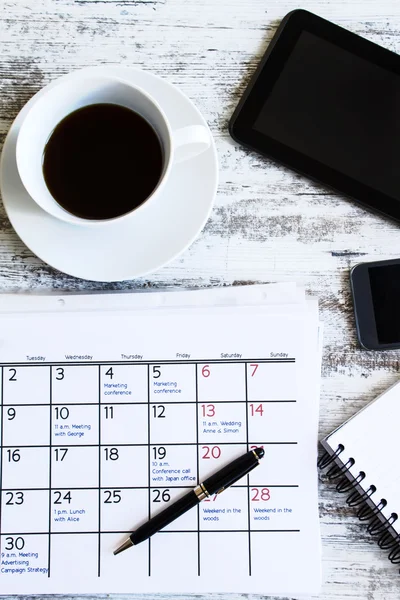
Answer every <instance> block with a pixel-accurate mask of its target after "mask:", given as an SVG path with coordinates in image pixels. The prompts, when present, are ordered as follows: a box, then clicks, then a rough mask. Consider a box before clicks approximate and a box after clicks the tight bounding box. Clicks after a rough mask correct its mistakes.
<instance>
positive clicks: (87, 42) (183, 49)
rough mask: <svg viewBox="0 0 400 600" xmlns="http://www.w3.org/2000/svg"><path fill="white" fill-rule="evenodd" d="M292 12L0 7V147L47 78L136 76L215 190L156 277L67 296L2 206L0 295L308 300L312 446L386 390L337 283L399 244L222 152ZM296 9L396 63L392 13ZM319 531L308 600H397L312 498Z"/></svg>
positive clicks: (340, 525) (331, 198)
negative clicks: (159, 94)
mask: <svg viewBox="0 0 400 600" xmlns="http://www.w3.org/2000/svg"><path fill="white" fill-rule="evenodd" d="M297 7H298V2H297V0H296V1H295V0H279V1H278V0H268V2H266V1H265V0H247V1H246V2H243V0H218V1H216V0H196V1H195V2H194V1H192V2H190V0H35V1H34V2H28V1H27V0H6V1H5V0H2V1H1V2H0V8H1V11H0V42H1V53H0V143H3V141H4V138H5V135H6V133H7V131H8V129H9V127H10V124H11V122H12V120H13V119H14V118H15V116H16V115H17V113H18V111H19V110H20V109H21V107H22V106H23V105H24V103H25V102H26V101H27V100H28V99H29V98H30V97H31V96H32V95H33V94H34V93H35V92H36V91H38V90H39V89H40V88H41V87H42V86H43V85H45V84H46V83H48V82H49V81H51V80H53V79H55V78H56V77H58V76H59V75H62V74H64V73H67V72H69V71H71V70H73V69H77V68H80V67H84V66H90V65H100V64H115V65H117V64H118V65H119V64H121V65H125V66H135V67H141V68H145V69H148V70H150V71H152V72H153V73H155V74H157V75H160V76H162V77H165V78H166V79H167V80H168V81H170V82H171V83H174V84H176V85H178V86H179V87H180V88H181V89H182V90H183V91H184V92H185V93H186V94H187V95H188V96H189V97H190V98H191V99H192V100H193V101H194V102H195V103H196V105H197V106H198V107H199V108H200V110H201V111H202V112H203V114H204V116H205V118H206V119H207V121H208V123H209V125H210V127H211V128H212V131H213V133H214V136H215V139H216V143H217V149H218V153H219V159H220V176H221V180H220V186H219V191H218V196H217V199H216V204H215V208H214V210H213V213H212V215H211V217H210V219H209V221H208V223H207V225H206V227H205V228H204V230H203V232H202V233H201V235H200V236H199V238H198V239H197V240H196V242H195V243H194V244H193V245H192V246H191V247H190V248H189V250H187V251H186V252H185V253H184V254H183V255H182V256H181V257H180V258H178V259H176V260H175V261H173V262H172V263H170V264H169V265H168V266H166V267H164V268H163V269H161V270H160V271H158V272H157V273H154V274H153V275H151V276H149V277H146V278H142V279H138V280H135V281H129V282H124V283H121V284H98V283H93V282H87V281H82V280H77V279H74V278H72V277H69V276H66V275H64V274H62V273H59V272H56V271H55V270H54V269H52V268H50V267H48V266H47V265H45V264H44V263H42V262H41V261H40V260H39V259H38V258H36V257H35V256H33V255H32V253H31V252H30V251H29V250H28V248H26V246H24V244H23V243H22V242H21V241H20V240H19V238H18V237H17V235H16V234H15V233H14V231H13V230H12V228H11V226H10V224H9V222H8V220H7V217H6V215H5V212H4V209H3V207H2V205H0V286H1V288H0V289H1V291H2V292H16V291H18V292H19V291H21V292H22V291H28V292H45V291H59V292H64V291H65V292H67V291H85V290H90V291H93V290H121V289H124V290H127V289H132V290H135V289H139V288H140V289H143V288H150V287H151V288H154V287H156V288H168V287H172V286H174V287H175V286H182V287H186V286H192V287H193V286H194V287H204V286H220V285H240V284H243V283H264V282H270V281H292V280H294V281H296V282H298V283H299V284H302V285H304V286H305V287H306V289H307V290H308V292H310V293H311V294H315V295H317V296H318V297H319V298H320V307H321V317H322V320H323V322H324V326H325V343H324V356H323V368H322V371H323V380H322V391H321V418H320V423H321V425H320V434H321V436H322V435H323V434H325V433H327V432H328V431H330V430H331V429H332V428H334V427H335V426H336V425H338V424H339V423H340V422H342V421H343V420H344V419H345V418H346V417H348V416H350V415H351V414H353V413H354V412H355V411H357V410H358V409H359V408H361V407H362V406H364V405H365V404H366V403H367V402H368V401H370V400H372V399H373V398H374V396H376V395H377V394H378V393H380V392H381V391H383V390H384V389H385V388H386V387H388V386H389V385H390V384H392V383H394V382H395V381H396V380H397V379H398V371H399V353H398V352H384V353H377V352H367V351H363V350H361V349H360V348H359V346H358V345H357V343H356V338H355V331H354V323H353V314H352V305H351V298H350V289H349V268H350V267H351V266H352V265H354V264H356V263H357V262H359V261H362V260H369V259H372V260H374V259H385V258H394V257H398V255H399V254H400V230H399V227H398V226H397V225H395V224H394V223H393V222H391V221H389V220H386V219H384V218H382V217H378V216H376V215H374V214H372V213H370V212H367V211H366V210H364V209H363V208H361V207H359V206H357V205H356V204H354V203H352V202H350V201H348V200H345V199H344V198H342V197H341V196H339V195H337V194H335V193H333V192H331V191H329V190H326V189H325V188H323V187H322V186H318V185H317V184H314V183H311V182H310V181H308V180H307V179H305V178H303V177H301V176H299V175H296V174H294V173H292V172H291V171H289V170H287V169H285V168H284V167H281V166H278V165H276V164H274V163H273V162H272V161H269V160H267V159H264V158H262V157H260V156H258V155H256V154H254V153H252V152H249V151H246V150H244V149H243V148H241V147H239V146H238V145H236V144H235V143H233V142H232V140H231V139H230V138H229V135H228V132H227V122H228V119H229V117H230V115H231V113H232V111H233V108H234V107H235V105H236V104H237V102H238V99H239V97H240V95H241V93H242V91H243V89H244V87H245V85H246V83H247V81H248V79H249V77H250V76H251V74H252V73H253V72H254V70H255V68H256V65H257V62H258V60H259V58H260V57H261V55H262V54H263V52H264V50H265V48H266V47H267V45H268V42H269V41H270V39H271V37H272V35H273V33H274V31H275V29H276V27H277V25H278V24H279V21H280V20H281V19H282V17H283V16H284V15H285V14H286V13H287V12H288V11H289V10H292V9H294V8H297ZM302 7H303V8H307V9H309V10H311V11H313V12H316V13H318V14H320V15H321V16H323V17H325V18H328V19H331V20H333V21H335V22H337V23H338V24H340V25H343V26H344V27H347V28H348V29H350V30H352V31H354V32H355V33H358V34H360V35H363V36H365V37H367V38H369V39H370V40H372V41H374V42H377V43H380V44H382V45H383V46H385V47H387V48H389V49H391V50H393V51H396V52H400V2H398V0H380V1H379V2H377V1H376V0H362V1H361V0H354V1H353V2H350V1H349V0H336V1H335V2H333V0H332V1H331V0H304V2H303V3H302ZM320 515H321V533H322V547H323V579H324V585H323V589H322V592H321V594H320V595H319V597H318V598H319V600H343V599H344V598H348V599H351V600H395V599H396V600H398V598H399V597H400V590H399V586H400V579H399V575H398V570H397V569H396V567H394V566H392V565H391V564H390V563H388V562H387V560H386V558H385V553H384V552H382V551H380V550H379V549H377V548H376V546H375V544H374V543H373V542H372V540H370V539H369V536H368V535H367V534H366V531H365V528H364V527H363V526H362V525H360V524H359V523H358V521H357V520H356V519H355V517H354V513H353V511H352V510H351V509H348V508H347V507H346V505H345V503H344V499H343V498H342V497H340V496H338V494H337V493H336V492H334V490H333V487H332V486H330V485H326V484H325V483H322V484H321V486H320ZM288 576H290V565H288ZM134 591H135V590H134V582H132V594H134ZM0 593H1V589H0ZM107 597H108V596H107ZM135 597H136V598H142V596H135ZM157 597H158V598H162V596H157ZM180 597H181V598H184V597H185V598H186V597H187V596H186V595H185V596H180ZM65 598H66V597H65ZM86 598H90V597H88V596H86ZM96 598H99V597H96ZM115 598H117V597H115ZM143 598H144V597H143ZM146 598H149V596H146ZM196 598H197V599H198V600H202V599H203V598H206V596H199V595H197V596H196ZM207 598H210V596H207ZM212 598H213V600H217V599H218V600H226V599H227V598H228V596H220V595H213V596H212ZM229 598H231V599H233V598H235V599H239V598H241V599H244V598H246V599H247V600H250V597H248V596H246V595H231V596H229ZM255 599H256V596H252V597H251V600H255Z"/></svg>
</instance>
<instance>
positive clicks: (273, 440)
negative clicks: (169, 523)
mask: <svg viewBox="0 0 400 600" xmlns="http://www.w3.org/2000/svg"><path fill="white" fill-rule="evenodd" d="M247 381H248V431H249V442H250V444H251V445H255V446H262V447H263V448H264V450H265V456H264V458H263V459H262V460H261V462H260V466H259V467H257V468H256V469H254V470H253V471H252V472H251V473H250V475H249V482H250V487H249V500H250V528H251V534H250V537H251V550H252V552H251V556H252V561H251V562H252V573H253V574H260V573H265V575H266V577H267V576H268V565H269V564H270V562H271V561H270V560H269V557H271V558H272V556H274V558H275V564H284V562H285V554H286V551H287V548H288V546H290V547H292V546H296V542H297V538H298V532H299V523H300V518H301V514H302V508H301V506H302V494H301V493H300V489H299V486H298V479H297V473H298V448H297V434H298V424H299V421H300V410H301V406H300V403H299V402H298V401H297V394H296V364H295V362H294V361H291V362H287V361H274V362H272V361H271V362H269V361H268V362H260V363H254V364H248V365H247ZM304 508H305V507H304ZM265 535H268V541H269V543H268V544H266V543H265ZM279 556H280V560H276V559H277V557H279ZM283 568H286V567H283Z"/></svg>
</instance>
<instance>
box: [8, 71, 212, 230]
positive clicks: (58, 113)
mask: <svg viewBox="0 0 400 600" xmlns="http://www.w3.org/2000/svg"><path fill="white" fill-rule="evenodd" d="M102 103H107V104H118V105H120V106H124V107H126V108H130V109H132V110H134V111H135V112H137V113H138V114H140V115H141V116H142V117H144V118H145V119H146V120H147V121H148V122H149V123H150V125H152V127H153V129H154V130H155V131H156V133H157V134H158V137H159V139H160V142H161V145H162V149H163V157H164V161H163V171H162V174H161V177H160V180H159V183H158V185H157V186H156V188H155V189H154V190H153V192H152V193H151V194H150V196H149V197H148V198H147V199H146V200H145V201H144V202H143V203H142V204H140V205H139V206H137V207H136V208H134V209H133V210H132V211H130V212H128V213H126V214H124V215H121V216H118V217H114V218H112V219H102V220H92V219H84V218H81V217H77V216H75V215H73V214H71V213H69V212H68V211H66V210H65V209H64V208H62V206H60V204H58V202H57V201H56V200H55V199H54V198H53V196H52V195H51V193H50V191H49V189H48V188H47V185H46V182H45V179H44V175H43V156H44V151H45V147H46V144H47V141H48V140H49V138H50V136H51V134H52V132H53V131H54V129H55V127H56V126H57V125H58V124H59V123H60V121H62V120H63V119H64V117H66V116H67V115H69V114H70V113H72V112H73V111H75V110H77V109H79V108H81V107H83V106H88V105H91V104H102ZM210 143H211V140H210V133H209V131H208V129H207V128H206V127H204V126H202V125H189V126H187V127H183V128H181V129H177V130H174V131H173V130H172V128H171V125H170V123H169V121H168V118H167V117H166V115H165V113H164V111H163V110H162V108H161V107H160V106H159V104H158V103H157V102H156V101H155V100H154V99H153V98H152V97H151V96H150V95H149V94H148V93H147V92H145V91H144V90H143V89H141V88H139V87H137V86H134V85H131V84H130V83H128V82H126V81H124V80H123V79H119V78H115V77H106V76H95V77H94V76H92V77H89V78H88V79H86V80H84V81H77V82H75V85H73V84H71V82H70V81H61V82H60V83H59V84H57V85H55V86H53V87H51V88H50V89H49V90H47V91H46V92H45V93H44V94H43V95H42V96H40V97H39V98H38V99H37V100H36V102H34V103H33V105H32V107H31V108H30V110H29V111H28V113H27V115H26V116H25V119H24V121H23V122H22V125H21V128H20V131H19V133H18V138H17V147H16V159H17V167H18V172H19V175H20V177H21V180H22V183H23V185H24V187H25V188H26V190H27V192H28V193H29V195H30V196H31V197H32V199H33V200H34V201H35V202H36V203H37V204H38V205H39V206H40V207H41V208H42V209H43V210H45V211H46V212H48V213H49V214H50V215H53V217H56V218H58V219H61V220H63V221H67V222H69V223H75V224H77V225H86V226H96V225H104V224H107V223H110V222H115V221H118V220H121V219H127V218H129V217H130V216H131V215H133V214H134V213H135V212H136V211H139V210H144V209H145V208H146V206H148V205H149V203H150V202H153V201H154V200H155V199H156V198H157V197H159V195H160V194H162V192H163V190H164V188H165V186H166V184H167V181H168V178H169V176H170V174H171V168H172V166H173V164H174V163H177V162H181V161H184V160H187V159H190V158H193V157H194V156H196V155H198V154H200V153H201V152H204V151H205V150H207V148H208V147H209V146H210ZM110 152H112V148H110Z"/></svg>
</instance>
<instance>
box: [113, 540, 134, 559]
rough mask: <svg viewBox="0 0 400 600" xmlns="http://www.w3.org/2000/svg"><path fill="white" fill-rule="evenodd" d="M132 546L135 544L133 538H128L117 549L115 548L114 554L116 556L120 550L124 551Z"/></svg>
mask: <svg viewBox="0 0 400 600" xmlns="http://www.w3.org/2000/svg"><path fill="white" fill-rule="evenodd" d="M131 546H133V542H132V541H131V538H128V539H127V540H125V542H124V543H123V544H121V545H120V546H118V548H117V549H116V550H114V556H116V555H117V554H119V553H120V552H123V551H124V550H128V548H130V547H131Z"/></svg>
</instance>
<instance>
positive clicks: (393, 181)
mask: <svg viewBox="0 0 400 600" xmlns="http://www.w3.org/2000/svg"><path fill="white" fill-rule="evenodd" d="M230 133H231V135H232V137H233V138H234V139H235V140H236V141H238V142H240V143H241V144H244V145H245V146H247V147H249V148H251V149H253V150H257V151H258V152H261V153H262V154H265V155H267V156H269V157H271V158H274V159H276V160H278V161H280V162H282V163H284V164H285V165H287V166H289V167H291V168H293V169H295V170H296V171H299V172H300V173H303V174H305V175H308V176H309V177H311V178H313V179H315V180H317V181H320V182H322V183H325V184H327V185H329V186H331V187H332V188H334V189H336V190H337V191H339V192H342V193H344V194H346V195H348V196H350V197H352V198H353V199H355V200H357V201H358V202H360V203H362V204H364V205H365V206H368V207H370V208H373V209H375V210H377V211H379V212H381V213H383V214H386V215H389V216H390V217H393V218H395V219H397V220H399V221H400V56H398V55H397V54H394V53H393V52H391V51H389V50H386V49H384V48H382V47H380V46H377V45H376V44H374V43H372V42H369V41H368V40H366V39H364V38H361V37H359V36H358V35H355V34H354V33H351V32H349V31H347V30H345V29H343V28H341V27H339V26H337V25H334V24H333V23H330V22H329V21H326V20H325V19H321V18H320V17H317V16H316V15H313V14H312V13H309V12H307V11H305V10H295V11H293V12H291V13H289V14H288V15H287V16H286V17H285V19H284V20H283V21H282V23H281V25H280V27H279V29H278V31H277V32H276V34H275V36H274V38H273V40H272V41H271V43H270V45H269V47H268V50H267V52H266V54H265V55H264V57H263V59H262V61H261V63H260V65H259V67H258V69H257V71H256V73H255V74H254V76H253V78H252V79H251V81H250V83H249V85H248V87H247V89H246V91H245V93H244V95H243V97H242V99H241V101H240V103H239V105H238V107H237V108H236V111H235V113H234V115H233V116H232V119H231V122H230Z"/></svg>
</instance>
